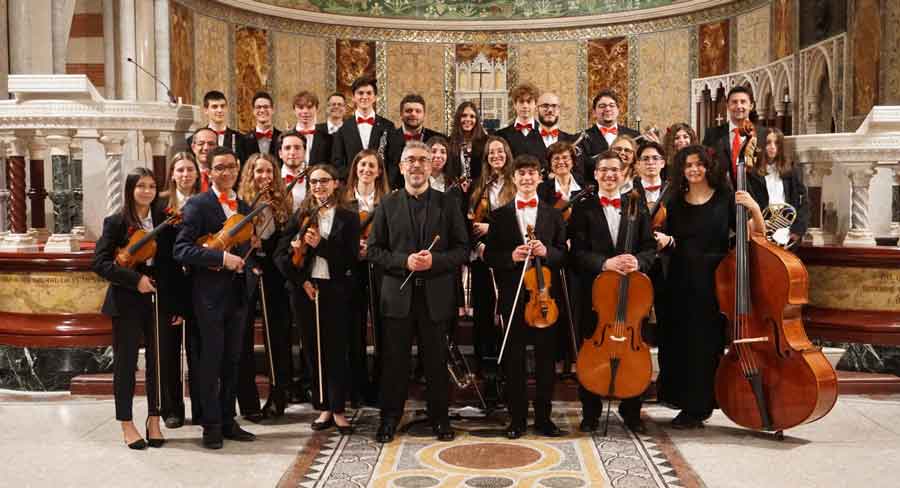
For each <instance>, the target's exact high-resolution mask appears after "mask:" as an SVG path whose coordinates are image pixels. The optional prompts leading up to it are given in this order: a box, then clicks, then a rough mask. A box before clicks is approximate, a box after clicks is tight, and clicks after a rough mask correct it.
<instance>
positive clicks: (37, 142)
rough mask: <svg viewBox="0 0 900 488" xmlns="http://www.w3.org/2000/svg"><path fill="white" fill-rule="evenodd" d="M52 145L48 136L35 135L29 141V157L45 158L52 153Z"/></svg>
mask: <svg viewBox="0 0 900 488" xmlns="http://www.w3.org/2000/svg"><path fill="white" fill-rule="evenodd" d="M49 149H50V145H49V144H47V138H46V137H44V136H43V134H41V135H37V134H36V135H33V136H31V139H29V141H28V157H29V158H30V159H40V160H45V159H47V157H48V156H49V155H50V151H49Z"/></svg>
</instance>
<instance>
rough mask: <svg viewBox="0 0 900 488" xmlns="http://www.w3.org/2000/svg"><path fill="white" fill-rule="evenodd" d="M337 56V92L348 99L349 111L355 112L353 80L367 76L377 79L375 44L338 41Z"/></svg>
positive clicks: (348, 40)
mask: <svg viewBox="0 0 900 488" xmlns="http://www.w3.org/2000/svg"><path fill="white" fill-rule="evenodd" d="M335 42H336V43H337V48H336V53H337V55H336V56H335V59H336V64H335V77H336V79H337V91H339V92H341V93H343V94H344V96H345V97H346V98H347V111H348V113H351V112H352V111H353V110H355V108H354V107H355V106H354V105H353V100H352V98H353V92H352V90H351V89H350V87H351V85H353V80H355V79H357V78H359V77H360V76H363V75H366V76H371V77H373V78H374V77H375V42H373V41H356V40H350V39H338V40H336V41H335Z"/></svg>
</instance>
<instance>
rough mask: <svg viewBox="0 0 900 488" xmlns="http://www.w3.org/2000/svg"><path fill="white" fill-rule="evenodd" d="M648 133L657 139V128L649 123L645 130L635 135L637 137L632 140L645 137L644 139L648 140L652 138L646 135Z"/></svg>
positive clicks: (658, 133) (658, 132)
mask: <svg viewBox="0 0 900 488" xmlns="http://www.w3.org/2000/svg"><path fill="white" fill-rule="evenodd" d="M648 135H652V136H654V137H655V138H656V139H659V135H660V131H659V128H658V127H656V126H655V125H653V124H650V126H649V127H647V130H645V131H644V132H643V133H642V134H641V135H639V136H637V137H635V138H634V141H635V142H637V141H640V140H641V139H645V140H648V141H650V140H652V139H650V138H648V137H647V136H648Z"/></svg>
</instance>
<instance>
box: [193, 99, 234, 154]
mask: <svg viewBox="0 0 900 488" xmlns="http://www.w3.org/2000/svg"><path fill="white" fill-rule="evenodd" d="M203 113H204V114H205V115H206V119H207V120H208V121H209V125H208V126H207V127H209V128H210V129H212V130H213V132H215V133H216V136H217V141H216V142H217V143H218V145H220V146H225V147H227V148H229V149H231V150H232V152H234V153H236V154H240V151H241V146H240V143H241V133H240V132H238V131H236V130H234V129H232V128H231V127H228V100H227V99H226V98H225V94H224V93H222V92H220V91H217V90H212V91H208V92H206V94H205V95H203ZM190 143H191V141H188V144H190Z"/></svg>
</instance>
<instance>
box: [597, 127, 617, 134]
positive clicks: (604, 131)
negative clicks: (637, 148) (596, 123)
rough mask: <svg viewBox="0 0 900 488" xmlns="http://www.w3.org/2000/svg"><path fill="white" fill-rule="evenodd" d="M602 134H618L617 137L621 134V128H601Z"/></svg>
mask: <svg viewBox="0 0 900 488" xmlns="http://www.w3.org/2000/svg"><path fill="white" fill-rule="evenodd" d="M600 133H601V134H603V135H606V134H616V135H618V134H619V127H618V126H617V127H601V128H600Z"/></svg>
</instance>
